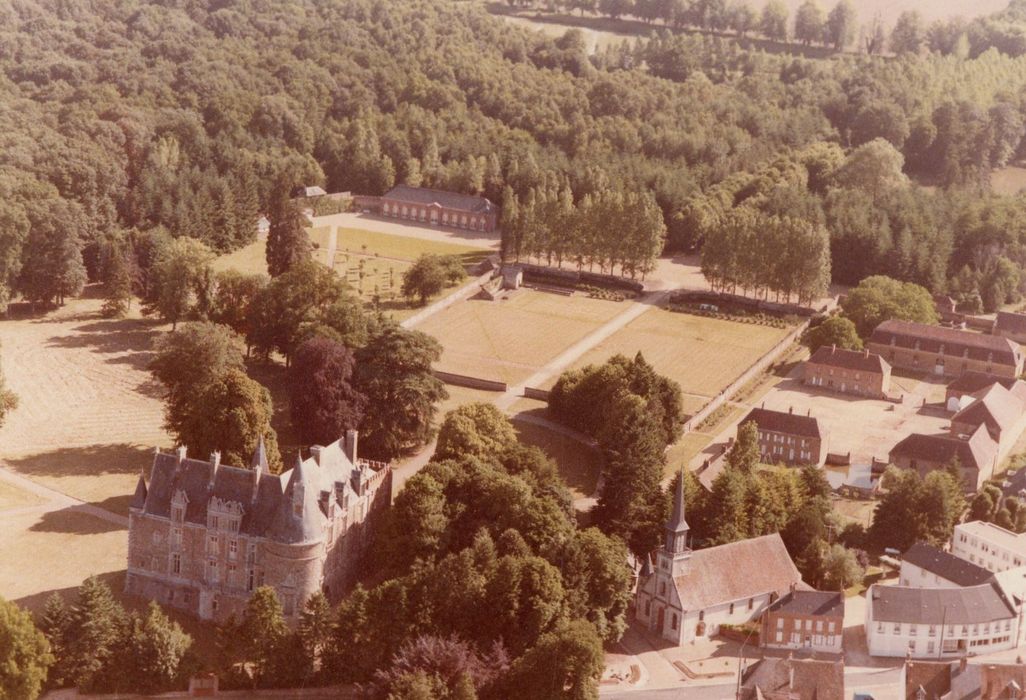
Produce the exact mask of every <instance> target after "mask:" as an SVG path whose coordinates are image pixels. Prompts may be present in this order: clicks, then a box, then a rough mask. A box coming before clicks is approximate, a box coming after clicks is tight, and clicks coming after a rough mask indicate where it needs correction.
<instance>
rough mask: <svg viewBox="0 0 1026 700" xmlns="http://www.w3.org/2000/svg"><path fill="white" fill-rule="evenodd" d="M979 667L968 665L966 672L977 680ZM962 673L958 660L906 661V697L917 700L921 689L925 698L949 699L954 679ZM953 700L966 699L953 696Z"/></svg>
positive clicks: (930, 699)
mask: <svg viewBox="0 0 1026 700" xmlns="http://www.w3.org/2000/svg"><path fill="white" fill-rule="evenodd" d="M977 669H978V667H975V666H967V667H966V670H965V671H964V673H967V674H969V675H972V676H973V678H975V679H976V680H977V681H978V680H979V674H978V673H977ZM959 673H960V669H959V662H958V661H954V662H951V661H912V660H908V661H906V662H905V697H906V698H911V699H912V700H916V698H917V697H919V692H920V690H921V691H922V692H923V693H924V696H923V697H924V698H925V700H941V698H944V700H948V698H949V696H948V693H950V692H951V690H952V683H951V681H952V679H953V678H954V677H955V676H956V675H958V674H959ZM951 700H966V699H965V698H961V697H959V698H951Z"/></svg>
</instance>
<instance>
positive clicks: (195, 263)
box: [145, 238, 214, 330]
mask: <svg viewBox="0 0 1026 700" xmlns="http://www.w3.org/2000/svg"><path fill="white" fill-rule="evenodd" d="M213 259H214V254H213V253H212V252H211V251H210V249H209V248H207V246H206V245H204V244H203V243H201V242H200V241H197V240H196V239H194V238H175V239H173V240H171V241H169V242H167V243H166V244H164V245H162V246H160V248H159V249H158V250H157V253H156V257H155V259H154V262H153V265H152V267H151V268H150V272H149V278H150V288H149V290H148V293H147V296H146V302H147V304H146V307H145V310H146V311H148V312H151V313H152V312H156V313H157V314H159V315H160V317H161V318H162V319H164V320H165V321H170V322H171V330H175V329H176V328H177V327H178V322H179V321H181V320H182V319H183V318H185V317H187V316H188V315H189V314H190V313H191V312H192V311H193V309H194V308H195V307H196V305H197V303H198V301H199V298H200V294H201V292H202V290H203V284H204V283H205V282H206V281H207V280H209V279H210V274H211V273H210V263H211V261H212V260H213Z"/></svg>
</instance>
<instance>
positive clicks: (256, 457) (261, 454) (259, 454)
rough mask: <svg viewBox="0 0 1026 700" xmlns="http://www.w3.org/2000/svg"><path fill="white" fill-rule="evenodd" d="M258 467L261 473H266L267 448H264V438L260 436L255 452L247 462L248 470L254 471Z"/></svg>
mask: <svg viewBox="0 0 1026 700" xmlns="http://www.w3.org/2000/svg"><path fill="white" fill-rule="evenodd" d="M257 467H260V469H261V470H262V471H265V472H266V471H268V469H267V448H266V447H264V436H263V435H261V436H260V442H258V443H257V448H256V451H255V452H253V459H251V460H250V461H249V468H250V469H256V468H257Z"/></svg>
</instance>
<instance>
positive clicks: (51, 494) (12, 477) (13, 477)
mask: <svg viewBox="0 0 1026 700" xmlns="http://www.w3.org/2000/svg"><path fill="white" fill-rule="evenodd" d="M0 480H3V481H6V482H8V483H11V484H13V485H15V486H17V487H18V488H20V489H22V490H23V491H28V492H29V493H34V494H36V495H37V496H40V497H41V498H43V499H45V500H46V502H45V503H42V504H39V505H33V506H25V507H22V508H11V509H8V510H2V511H0V516H3V515H16V514H18V513H25V512H30V511H31V512H40V513H48V512H52V511H57V510H75V511H78V512H80V513H86V514H88V515H92V516H93V517H96V518H99V519H101V520H105V521H107V522H109V523H112V524H114V525H118V526H119V527H128V518H126V517H125V516H123V515H118V514H117V513H111V512H110V511H109V510H105V509H103V508H100V507H98V506H94V505H92V504H90V503H86V502H85V501H80V500H78V499H77V498H72V497H71V496H68V495H66V494H63V493H61V492H60V491H55V490H54V489H51V488H49V487H47V486H43V485H42V484H38V483H36V482H35V481H32V480H31V479H28V478H26V477H24V476H22V475H21V474H18V473H17V472H14V471H11V470H10V469H8V468H7V467H4V466H0Z"/></svg>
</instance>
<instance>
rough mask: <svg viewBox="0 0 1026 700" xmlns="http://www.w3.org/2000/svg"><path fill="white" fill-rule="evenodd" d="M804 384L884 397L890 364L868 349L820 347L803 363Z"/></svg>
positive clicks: (878, 397)
mask: <svg viewBox="0 0 1026 700" xmlns="http://www.w3.org/2000/svg"><path fill="white" fill-rule="evenodd" d="M803 372H804V373H803V375H802V383H804V384H805V385H807V386H813V387H817V388H823V389H827V390H829V391H836V392H839V393H842V394H853V395H855V396H865V397H868V398H874V399H882V398H886V396H887V394H888V392H889V391H890V390H891V366H890V365H889V364H887V362H885V361H884V360H883V358H881V357H880V356H879V355H874V354H873V353H871V352H869V351H868V350H864V351H856V350H844V349H838V348H835V347H821V348H819V349H818V350H816V352H815V353H813V355H812V357H810V358H809V360H808V361H807V362H806V363H805V367H804V371H803Z"/></svg>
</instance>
